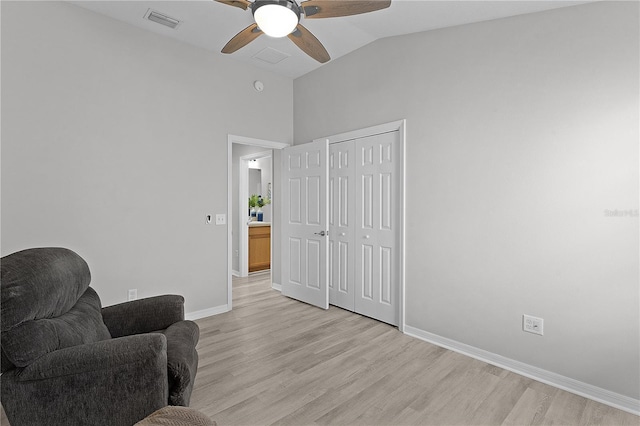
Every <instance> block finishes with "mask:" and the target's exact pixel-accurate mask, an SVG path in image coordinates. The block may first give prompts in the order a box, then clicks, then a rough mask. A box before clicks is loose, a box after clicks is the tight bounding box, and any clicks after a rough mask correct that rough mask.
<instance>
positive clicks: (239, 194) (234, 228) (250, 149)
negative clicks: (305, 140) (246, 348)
mask: <svg viewBox="0 0 640 426" xmlns="http://www.w3.org/2000/svg"><path fill="white" fill-rule="evenodd" d="M287 146H289V144H286V143H283V142H275V141H268V140H263V139H255V138H248V137H244V136H237V135H229V136H228V138H227V182H228V188H227V217H228V218H229V220H228V225H227V260H228V265H227V305H228V309H229V310H231V309H232V303H233V276H234V275H237V276H245V277H246V276H247V275H248V273H249V272H248V267H247V268H246V269H244V267H243V266H241V265H243V264H244V265H247V263H243V262H242V261H241V259H244V256H245V255H244V253H241V250H244V251H245V252H246V253H247V254H246V256H248V225H247V223H248V222H249V202H248V199H249V196H250V195H252V194H254V193H255V194H256V195H258V194H257V192H258V187H257V183H256V184H255V185H254V186H255V188H254V189H253V190H251V192H250V189H249V163H250V162H252V161H251V160H253V159H255V160H256V163H257V162H258V160H259V159H264V161H268V162H269V164H271V166H272V168H271V171H272V174H271V177H270V181H266V182H264V183H265V184H268V183H271V195H270V199H271V205H270V206H271V207H270V208H269V215H270V218H269V219H270V226H271V236H272V237H271V246H272V247H279V235H278V229H279V218H278V210H277V203H278V195H277V189H276V182H278V180H277V179H278V176H279V175H278V172H279V167H278V166H277V161H274V160H277V159H279V158H280V157H279V154H278V152H279V150H280V149H282V148H284V147H287ZM241 157H243V158H242V161H241ZM242 165H246V170H245V171H244V172H243V171H241V170H240V169H241V166H242ZM267 179H268V178H267ZM261 184H262V182H261ZM241 188H243V189H241ZM261 192H262V190H261ZM260 195H263V196H268V185H265V190H264V194H260ZM263 214H264V212H263ZM256 219H257V217H256ZM263 221H264V216H263ZM241 241H242V242H244V243H245V244H244V245H243V246H242V247H241V244H240V242H241ZM278 261H279V256H278V255H277V250H274V249H272V250H271V259H270V264H271V267H270V277H271V278H270V280H271V282H272V283H273V281H274V280H276V279H277V276H278V268H277V266H278V263H277V262H278ZM264 273H266V272H264ZM242 274H244V275H242ZM273 286H274V287H275V286H276V285H275V284H274V285H273Z"/></svg>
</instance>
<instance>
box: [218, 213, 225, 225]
mask: <svg viewBox="0 0 640 426" xmlns="http://www.w3.org/2000/svg"><path fill="white" fill-rule="evenodd" d="M226 224H227V215H226V214H217V215H216V225H226Z"/></svg>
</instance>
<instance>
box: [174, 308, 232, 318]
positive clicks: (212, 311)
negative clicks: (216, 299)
mask: <svg viewBox="0 0 640 426" xmlns="http://www.w3.org/2000/svg"><path fill="white" fill-rule="evenodd" d="M230 310H231V309H229V305H220V306H214V307H213V308H208V309H202V310H200V311H195V312H188V313H186V314H185V315H184V318H185V319H188V320H191V321H194V320H197V319H200V318H206V317H211V316H213V315H218V314H224V313H225V312H229V311H230Z"/></svg>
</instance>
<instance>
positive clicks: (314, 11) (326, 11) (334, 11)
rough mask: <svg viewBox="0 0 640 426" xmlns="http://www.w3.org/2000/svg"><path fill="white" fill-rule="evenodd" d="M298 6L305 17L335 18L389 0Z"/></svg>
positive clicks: (314, 1)
mask: <svg viewBox="0 0 640 426" xmlns="http://www.w3.org/2000/svg"><path fill="white" fill-rule="evenodd" d="M218 1H219V0H218ZM300 6H301V7H302V9H303V10H304V16H305V18H310V19H317V18H336V17H338V16H350V15H359V14H361V13H368V12H374V11H376V10H381V9H386V8H388V7H389V6H391V0H346V1H345V0H308V1H305V2H302V4H301V5H300Z"/></svg>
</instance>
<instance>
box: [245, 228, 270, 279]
mask: <svg viewBox="0 0 640 426" xmlns="http://www.w3.org/2000/svg"><path fill="white" fill-rule="evenodd" d="M270 268H271V226H270V225H262V224H261V225H254V226H249V272H255V271H262V270H265V269H270Z"/></svg>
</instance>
